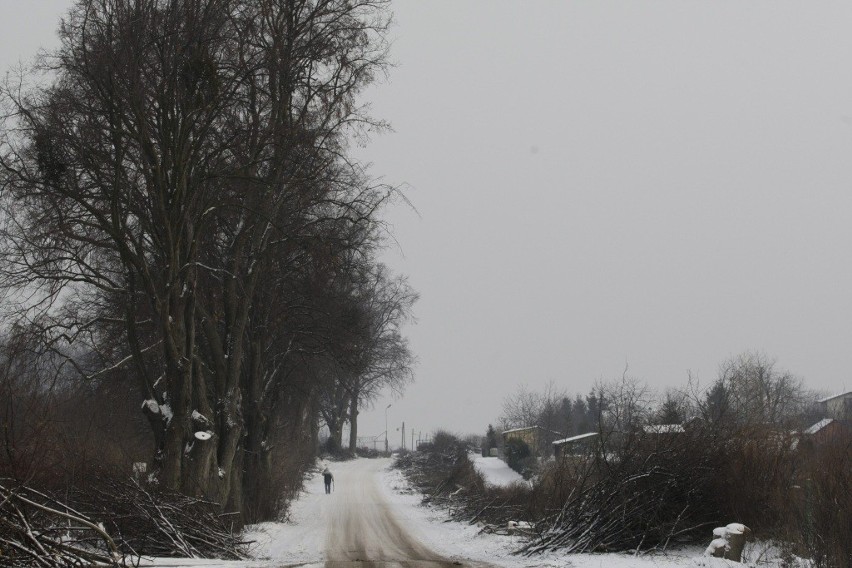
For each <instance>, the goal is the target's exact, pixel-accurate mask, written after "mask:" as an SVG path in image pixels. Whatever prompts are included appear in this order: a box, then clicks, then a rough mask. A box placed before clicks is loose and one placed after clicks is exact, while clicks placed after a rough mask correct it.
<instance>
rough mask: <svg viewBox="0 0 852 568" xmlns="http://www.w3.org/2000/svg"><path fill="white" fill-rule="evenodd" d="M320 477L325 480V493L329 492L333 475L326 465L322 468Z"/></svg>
mask: <svg viewBox="0 0 852 568" xmlns="http://www.w3.org/2000/svg"><path fill="white" fill-rule="evenodd" d="M322 478H323V481H325V492H326V494H328V493H331V484H332V483H334V476H333V475H332V474H331V472H330V471H329V470H328V467H326V468H325V469H324V470H322Z"/></svg>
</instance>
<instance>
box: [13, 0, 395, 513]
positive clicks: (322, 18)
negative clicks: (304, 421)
mask: <svg viewBox="0 0 852 568" xmlns="http://www.w3.org/2000/svg"><path fill="white" fill-rule="evenodd" d="M388 21H389V14H388V12H387V10H386V1H385V0H356V1H354V2H353V1H347V0H133V1H131V0H78V2H77V3H76V4H75V6H74V8H73V9H72V10H71V12H70V13H69V15H68V17H67V18H66V19H65V20H64V22H63V25H62V27H61V39H62V46H61V48H60V49H59V50H58V51H57V52H56V53H55V54H53V55H51V56H49V57H46V58H44V59H43V61H42V63H41V65H40V70H41V71H44V72H46V73H47V76H46V79H45V81H44V82H43V84H41V85H40V86H36V87H32V86H29V87H28V86H27V85H26V84H25V83H24V80H22V81H21V82H19V83H15V84H8V85H7V86H6V88H5V89H4V91H3V104H4V109H5V114H4V122H3V126H2V133H0V135H2V139H0V167H2V179H0V183H2V186H0V188H2V204H3V217H2V222H3V226H2V229H3V237H4V239H3V251H2V255H3V256H2V261H3V268H4V282H3V284H4V286H5V287H6V288H10V289H16V290H18V291H19V293H20V292H21V291H23V293H26V298H24V299H22V301H21V302H20V304H19V307H20V313H22V314H25V315H26V316H28V317H29V319H31V320H36V319H38V321H39V322H43V325H42V328H43V331H44V333H45V337H46V339H47V340H48V341H49V342H53V344H54V345H59V344H60V343H64V344H68V343H73V342H74V341H82V340H84V339H85V340H87V341H89V342H90V343H91V344H92V345H94V346H96V347H98V349H99V352H100V353H102V355H103V359H104V363H105V364H106V365H110V366H122V365H128V366H129V367H130V368H132V369H133V371H134V373H135V375H136V377H137V378H138V381H139V384H140V385H141V386H142V388H143V389H144V391H145V392H146V393H147V398H146V400H145V403H144V405H143V409H144V411H145V412H146V413H147V415H148V417H149V419H150V422H151V426H152V432H153V433H154V436H155V443H156V447H157V454H156V458H155V461H156V463H157V464H158V470H159V480H160V482H161V483H162V484H164V485H165V486H167V487H170V488H177V489H182V490H184V491H187V492H189V493H194V494H203V495H205V496H207V497H211V498H214V499H217V500H218V501H220V502H222V503H228V504H229V506H231V507H233V508H236V509H239V508H241V506H242V495H241V484H242V482H243V481H244V480H241V479H240V476H241V474H242V471H243V457H244V456H243V452H244V451H245V450H246V448H245V446H244V444H245V443H246V440H249V441H250V442H249V443H251V444H254V445H257V446H260V445H263V444H264V440H263V434H262V433H259V432H262V429H263V424H264V423H265V422H264V421H263V420H255V421H253V422H252V423H251V424H249V423H247V416H246V415H247V413H248V412H251V411H252V409H254V408H255V407H256V406H257V407H263V408H265V409H266V410H270V409H271V408H272V407H273V406H274V405H272V404H271V403H269V401H270V400H271V399H273V398H275V397H277V396H279V394H278V393H280V390H281V388H283V387H282V386H281V385H282V383H281V381H282V380H284V378H285V376H286V372H284V369H285V367H286V365H284V363H283V360H282V358H286V356H287V355H288V354H291V353H292V351H291V349H290V348H292V346H293V344H294V343H291V342H289V341H287V343H285V344H284V345H283V346H282V345H281V344H275V345H271V344H270V343H268V342H266V343H265V342H263V341H262V340H261V338H262V337H263V331H262V330H263V329H264V327H265V326H267V324H270V323H271V321H272V320H270V319H269V318H272V317H275V318H277V319H276V320H275V323H276V324H280V325H279V326H278V327H277V328H276V329H277V333H276V334H271V336H274V337H276V338H278V339H285V338H286V337H287V335H288V333H287V332H282V331H281V330H282V328H283V327H286V325H287V323H288V322H289V323H293V322H292V321H289V320H286V318H283V316H282V315H281V311H282V310H281V309H270V306H269V305H268V304H266V303H265V302H269V301H270V297H269V286H274V285H275V284H276V283H278V282H280V280H281V278H282V275H284V276H286V275H288V274H293V273H295V274H297V275H298V276H295V277H294V278H299V277H301V276H302V275H303V273H304V267H305V265H306V264H307V263H309V262H310V261H311V260H312V259H313V260H317V259H318V258H319V257H322V256H323V254H325V253H328V254H329V255H331V256H334V255H336V254H339V251H338V250H337V249H342V248H345V247H346V246H369V244H368V243H369V239H368V238H361V239H360V240H359V239H356V238H353V237H352V235H355V234H359V235H363V234H364V232H365V231H366V232H367V233H368V234H373V233H372V232H371V231H370V230H366V229H364V228H363V227H364V226H369V225H373V224H375V223H376V221H375V213H376V211H377V209H378V207H379V206H380V205H381V203H382V202H383V201H384V200H385V199H386V197H387V195H388V190H387V188H383V187H381V186H375V185H373V184H371V183H370V180H369V178H368V177H367V175H366V174H365V173H364V172H363V171H362V169H361V168H360V166H359V165H358V164H357V163H354V162H352V161H351V160H350V159H349V158H348V157H347V152H346V148H347V140H348V138H349V137H350V136H351V134H352V133H353V132H356V131H357V132H362V133H363V132H364V131H365V130H367V129H372V128H380V127H381V126H382V125H381V124H380V123H377V122H375V121H373V120H371V119H370V118H369V117H368V116H367V114H366V112H365V110H366V109H365V108H364V107H362V106H359V104H358V102H357V95H358V94H359V93H360V91H361V90H362V89H363V88H364V86H366V85H367V84H369V83H370V82H371V81H372V80H373V79H374V77H375V75H376V74H377V73H381V72H382V71H383V69H384V65H385V55H386V49H387V45H386V42H385V39H384V31H385V29H386V27H387V25H388ZM359 129H360V130H359ZM329 227H335V228H336V230H334V231H329ZM326 237H327V238H329V239H331V240H332V241H335V242H332V243H331V244H329V243H324V242H323V239H324V238H326ZM337 241H340V242H337ZM340 243H342V244H340ZM328 262H331V261H328ZM273 301H274V300H273ZM285 303H286V302H285ZM36 315H37V316H38V318H36ZM308 319H309V318H303V320H302V322H301V323H303V324H304V323H305V321H306V320H308ZM116 329H120V330H121V334H123V342H122V345H123V348H120V349H106V348H105V342H104V341H103V338H104V337H106V336H111V337H115V336H116V331H115V330H116ZM303 331H304V330H303ZM301 337H304V334H302V335H301V336H299V335H298V334H294V333H292V332H291V333H290V334H289V339H290V340H293V341H294V342H295V341H296V339H299V338H301ZM309 398H310V395H305V399H306V400H307V399H309ZM255 427H256V428H258V430H256V431H254V432H252V433H251V434H250V433H249V432H247V429H251V428H255Z"/></svg>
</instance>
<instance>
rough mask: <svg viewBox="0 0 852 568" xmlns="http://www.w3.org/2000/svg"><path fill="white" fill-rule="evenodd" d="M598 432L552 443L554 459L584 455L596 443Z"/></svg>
mask: <svg viewBox="0 0 852 568" xmlns="http://www.w3.org/2000/svg"><path fill="white" fill-rule="evenodd" d="M597 436H600V433H599V432H587V433H585V434H580V435H578V436H571V437H570V438H563V439H561V440H556V441H555V442H553V455H555V456H556V458H557V459H558V458H564V457H567V456H573V455H585V454H587V453H588V452H589V450H591V449H592V447H593V446H594V444H596V443H597V441H598V438H597Z"/></svg>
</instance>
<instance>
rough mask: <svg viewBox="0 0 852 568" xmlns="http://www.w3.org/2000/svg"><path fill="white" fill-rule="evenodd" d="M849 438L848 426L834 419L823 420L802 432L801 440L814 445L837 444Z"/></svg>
mask: <svg viewBox="0 0 852 568" xmlns="http://www.w3.org/2000/svg"><path fill="white" fill-rule="evenodd" d="M849 436H850V429H849V426H847V425H846V424H844V423H843V422H842V421H840V420H835V419H834V418H823V419H822V420H820V421H819V422H817V423H816V424H814V425H813V426H811V427H810V428H808V429H807V430H805V431H803V432H802V440H803V441H807V442H809V443H811V444H814V445H820V444H829V443H832V442H837V441H840V440H843V439H844V438H847V437H849Z"/></svg>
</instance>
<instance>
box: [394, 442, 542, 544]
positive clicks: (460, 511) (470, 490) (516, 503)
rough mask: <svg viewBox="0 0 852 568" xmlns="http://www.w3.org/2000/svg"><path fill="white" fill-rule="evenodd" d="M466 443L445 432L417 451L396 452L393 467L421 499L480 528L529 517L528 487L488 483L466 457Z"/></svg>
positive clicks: (499, 526)
mask: <svg viewBox="0 0 852 568" xmlns="http://www.w3.org/2000/svg"><path fill="white" fill-rule="evenodd" d="M468 451H469V450H468V448H467V446H466V445H465V444H464V443H463V442H461V441H460V440H458V439H457V438H455V437H454V436H451V435H448V434H441V433H439V434H437V435H436V436H435V441H434V442H433V443H431V444H429V445H426V444H423V445H421V447H420V448H419V451H417V452H414V453H408V454H404V455H402V456H400V457H399V458H398V459H397V461H396V467H398V468H400V469H401V470H402V471H403V473H404V474H405V476H406V477H407V478H408V480H409V482H410V483H411V485H412V486H413V487H415V488H416V489H417V490H418V491H420V492H421V493H423V494H424V498H423V502H424V503H429V504H431V505H435V506H438V507H442V508H444V509H446V510H447V512H448V514H449V516H450V518H452V519H453V520H456V521H461V522H467V523H469V524H475V523H480V524H485V528H484V529H483V530H486V531H490V532H500V531H503V530H504V529H506V527H507V524H508V522H509V521H518V520H529V517H530V511H529V503H530V500H529V492H530V490H529V488H528V487H510V488H503V487H490V486H487V485H486V484H485V480H484V479H483V478H482V475H481V474H480V473H479V472H478V471H476V469H475V468H474V466H473V463H472V462H471V461H470V458H469V457H468Z"/></svg>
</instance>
